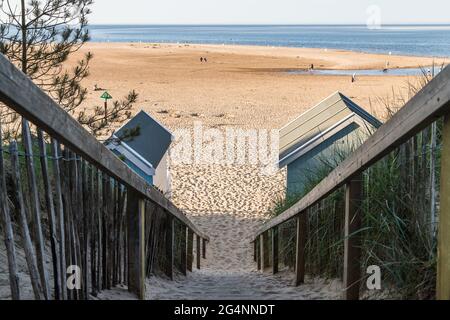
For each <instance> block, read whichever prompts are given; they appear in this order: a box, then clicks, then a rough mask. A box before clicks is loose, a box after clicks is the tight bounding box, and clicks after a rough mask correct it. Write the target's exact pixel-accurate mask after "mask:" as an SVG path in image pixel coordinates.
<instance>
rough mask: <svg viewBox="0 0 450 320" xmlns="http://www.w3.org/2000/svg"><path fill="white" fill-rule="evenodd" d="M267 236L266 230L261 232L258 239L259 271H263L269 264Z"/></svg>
mask: <svg viewBox="0 0 450 320" xmlns="http://www.w3.org/2000/svg"><path fill="white" fill-rule="evenodd" d="M267 238H268V236H267V232H264V233H262V234H261V236H260V239H259V245H260V250H259V254H260V257H261V271H262V272H264V270H265V269H266V268H267V267H268V266H269V252H268V251H269V250H268V245H267V242H268V239H267Z"/></svg>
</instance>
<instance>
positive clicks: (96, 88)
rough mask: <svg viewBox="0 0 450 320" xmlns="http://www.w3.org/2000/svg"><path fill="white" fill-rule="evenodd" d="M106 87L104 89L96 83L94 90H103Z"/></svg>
mask: <svg viewBox="0 0 450 320" xmlns="http://www.w3.org/2000/svg"><path fill="white" fill-rule="evenodd" d="M103 90H105V89H103V88H102V87H99V86H98V85H97V84H94V91H103Z"/></svg>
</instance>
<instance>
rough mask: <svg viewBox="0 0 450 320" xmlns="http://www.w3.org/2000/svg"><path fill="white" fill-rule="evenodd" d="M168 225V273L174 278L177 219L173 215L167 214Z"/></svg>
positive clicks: (166, 269)
mask: <svg viewBox="0 0 450 320" xmlns="http://www.w3.org/2000/svg"><path fill="white" fill-rule="evenodd" d="M167 219H168V221H167V226H166V268H165V272H166V275H167V276H168V277H169V278H170V279H171V280H173V266H174V262H175V261H174V259H175V254H174V252H175V250H174V246H175V219H174V218H173V217H172V216H171V215H167Z"/></svg>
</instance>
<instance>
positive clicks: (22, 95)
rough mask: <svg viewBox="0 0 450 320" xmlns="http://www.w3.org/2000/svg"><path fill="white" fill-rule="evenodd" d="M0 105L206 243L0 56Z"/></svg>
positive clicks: (172, 207) (165, 201)
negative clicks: (162, 209) (58, 142)
mask: <svg viewBox="0 0 450 320" xmlns="http://www.w3.org/2000/svg"><path fill="white" fill-rule="evenodd" d="M0 101H2V102H4V103H5V104H6V105H7V106H8V107H10V108H12V109H13V110H15V111H16V112H17V113H19V114H21V115H22V116H23V117H25V118H26V119H28V120H30V121H31V122H33V123H34V124H35V125H37V126H38V127H39V128H41V129H43V130H44V131H46V132H47V133H49V134H50V135H51V136H53V137H54V138H55V139H57V140H58V141H60V142H62V143H64V144H65V145H67V146H68V147H69V148H71V149H72V150H73V151H74V152H76V153H77V154H79V155H81V156H82V157H83V158H85V159H86V160H88V161H90V162H92V163H93V164H94V165H96V166H97V167H98V168H100V169H101V170H103V171H104V172H106V173H107V174H108V175H110V176H112V177H114V178H116V179H118V180H119V181H121V182H122V183H123V184H124V185H126V186H127V187H129V188H131V189H133V190H135V191H136V192H138V193H139V194H140V195H141V196H142V197H144V198H146V199H148V200H150V201H152V202H154V203H156V204H157V205H159V206H160V207H162V208H164V209H165V210H166V211H167V212H169V213H170V214H171V215H173V216H174V217H175V218H176V219H178V220H180V221H181V222H182V223H184V224H185V225H186V226H187V227H188V228H189V229H191V230H192V231H193V232H194V233H195V234H197V235H199V236H200V237H201V238H203V239H206V240H207V241H209V237H208V236H206V235H205V234H203V233H202V232H201V231H200V230H198V229H197V227H196V226H195V225H194V224H193V223H192V222H191V221H190V220H189V219H188V218H187V217H186V215H185V214H184V213H183V212H181V210H180V209H178V208H177V207H176V206H175V205H174V204H173V203H172V202H171V201H170V200H168V199H167V198H166V197H164V196H163V195H162V194H161V193H160V192H159V191H157V190H156V189H155V188H153V187H151V186H149V185H148V184H147V183H146V182H145V181H144V179H142V178H141V177H140V176H139V175H138V174H136V173H135V172H134V171H132V170H131V169H130V168H129V167H128V166H127V165H126V164H125V163H123V162H122V161H121V160H120V159H119V158H118V157H117V156H115V155H114V154H113V153H112V152H111V151H110V150H108V149H107V148H106V147H105V146H104V145H103V144H102V143H100V142H98V141H97V140H96V139H95V137H94V136H92V135H91V134H90V133H89V132H88V131H87V130H86V129H84V128H83V127H82V126H81V125H80V124H79V123H78V122H77V121H76V120H75V119H73V118H72V117H71V116H70V115H69V114H68V113H67V112H66V111H64V110H63V109H62V108H61V107H60V106H59V105H58V104H57V103H56V102H55V101H53V99H51V97H49V96H48V95H47V94H46V93H45V92H44V91H42V90H41V89H40V88H39V87H38V86H37V85H36V84H34V83H33V81H31V80H30V79H29V78H28V77H27V76H26V75H25V74H24V73H22V72H21V71H20V70H19V69H17V68H16V67H15V66H14V65H13V64H12V63H11V62H10V61H8V60H7V59H6V58H5V57H4V56H3V55H1V54H0Z"/></svg>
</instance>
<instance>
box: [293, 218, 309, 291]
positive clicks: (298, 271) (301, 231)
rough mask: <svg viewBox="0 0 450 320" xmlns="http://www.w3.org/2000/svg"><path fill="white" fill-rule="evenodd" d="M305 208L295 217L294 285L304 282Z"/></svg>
mask: <svg viewBox="0 0 450 320" xmlns="http://www.w3.org/2000/svg"><path fill="white" fill-rule="evenodd" d="M307 219H308V216H307V210H306V211H304V212H302V213H301V214H300V215H299V216H297V218H296V224H297V226H296V246H295V247H296V248H295V285H296V286H298V285H300V284H302V283H304V282H305V249H306V248H305V247H306V237H307V236H306V230H307V228H306V222H307Z"/></svg>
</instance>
